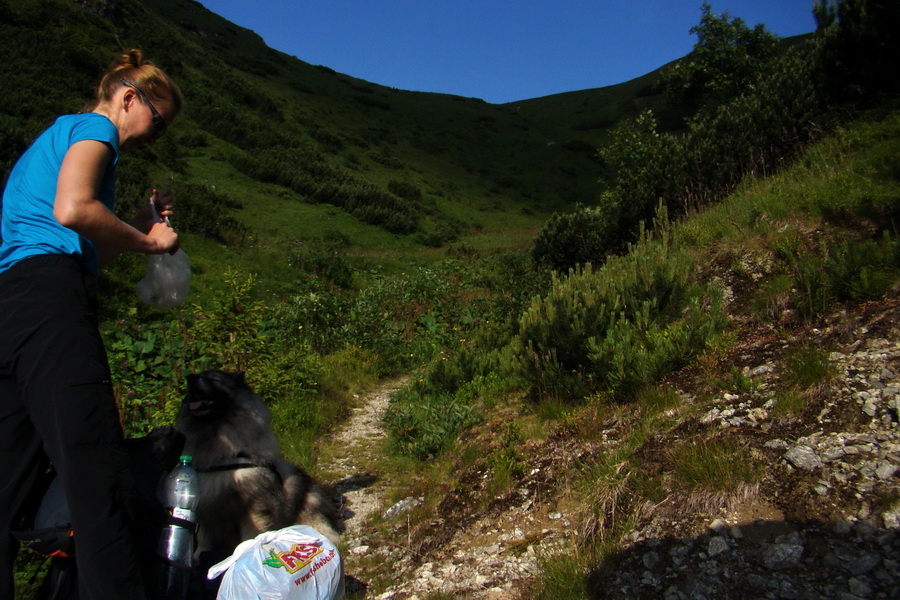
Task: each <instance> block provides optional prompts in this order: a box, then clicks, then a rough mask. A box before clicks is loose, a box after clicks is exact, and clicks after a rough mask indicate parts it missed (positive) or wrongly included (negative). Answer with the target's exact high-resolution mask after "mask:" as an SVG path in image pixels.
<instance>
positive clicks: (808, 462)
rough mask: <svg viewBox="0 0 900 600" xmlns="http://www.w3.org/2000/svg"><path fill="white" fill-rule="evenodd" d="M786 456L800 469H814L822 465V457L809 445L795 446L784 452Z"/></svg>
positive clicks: (786, 458)
mask: <svg viewBox="0 0 900 600" xmlns="http://www.w3.org/2000/svg"><path fill="white" fill-rule="evenodd" d="M784 458H785V460H787V461H788V462H789V463H791V464H792V465H794V466H795V467H797V468H798V469H806V470H807V471H812V470H813V469H819V468H821V467H822V459H821V458H819V456H818V455H817V454H816V453H815V451H814V450H813V449H812V448H810V447H809V446H794V447H793V448H791V449H790V450H788V451H787V452H785V453H784Z"/></svg>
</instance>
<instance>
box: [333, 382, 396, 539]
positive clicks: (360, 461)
mask: <svg viewBox="0 0 900 600" xmlns="http://www.w3.org/2000/svg"><path fill="white" fill-rule="evenodd" d="M405 383H406V379H394V380H390V381H387V382H384V383H382V384H381V385H379V386H378V387H377V388H375V389H374V390H371V391H370V392H368V393H367V394H366V395H365V397H364V398H362V399H361V400H360V403H359V406H357V407H356V408H354V409H353V414H352V415H351V416H350V418H349V419H348V420H347V422H346V423H345V424H344V426H343V427H342V428H341V429H340V430H339V431H338V432H337V433H336V434H335V435H334V437H333V438H332V439H331V441H330V444H331V445H332V451H331V452H330V453H329V458H328V459H327V460H326V461H325V462H324V463H321V464H320V469H321V470H322V472H323V473H325V474H327V475H328V476H329V477H330V478H331V488H332V489H333V490H335V491H336V492H338V493H340V494H341V496H342V499H343V512H344V519H345V524H346V526H347V530H346V532H345V533H344V538H345V539H346V540H353V539H354V538H356V537H358V536H359V535H360V526H361V524H362V523H363V522H365V520H366V518H367V517H368V516H369V515H370V514H371V513H372V512H374V511H376V510H378V509H379V508H380V507H381V504H382V498H381V493H382V491H383V489H384V487H385V485H386V482H384V481H382V480H381V479H380V477H379V475H378V473H377V472H375V467H374V465H375V464H376V462H375V459H376V457H377V456H378V454H379V453H380V452H381V451H382V443H383V441H384V438H385V437H386V436H387V433H386V432H385V430H384V426H383V425H382V422H381V419H382V417H383V416H384V412H385V410H387V407H388V404H390V401H391V398H392V397H393V396H394V394H396V393H397V390H399V389H400V388H401V387H403V385H404V384H405Z"/></svg>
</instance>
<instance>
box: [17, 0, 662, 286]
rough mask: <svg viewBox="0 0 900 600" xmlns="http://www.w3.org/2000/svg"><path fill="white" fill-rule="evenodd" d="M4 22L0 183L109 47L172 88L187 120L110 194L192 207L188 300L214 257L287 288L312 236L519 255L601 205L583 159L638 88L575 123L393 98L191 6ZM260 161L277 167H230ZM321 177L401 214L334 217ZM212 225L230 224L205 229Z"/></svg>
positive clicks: (611, 91)
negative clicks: (301, 246)
mask: <svg viewBox="0 0 900 600" xmlns="http://www.w3.org/2000/svg"><path fill="white" fill-rule="evenodd" d="M0 15H2V16H3V18H2V21H0V28H2V31H0V32H2V40H3V42H2V45H3V56H4V58H5V60H4V64H3V66H2V67H0V69H2V72H0V74H2V76H3V78H4V82H5V85H4V89H5V92H4V94H3V97H2V99H0V119H2V125H3V128H2V129H0V131H2V133H0V135H2V142H3V144H2V147H3V150H2V151H0V171H2V174H3V175H5V172H6V170H8V168H9V167H10V166H11V164H12V161H14V160H15V158H16V157H17V156H18V155H19V153H21V151H22V150H23V149H24V148H25V146H26V145H27V144H28V143H30V140H31V139H33V137H34V135H36V133H37V132H39V131H40V130H41V129H42V128H43V127H45V126H46V125H47V124H49V123H50V122H51V120H52V119H53V118H54V117H55V116H56V115H57V114H60V113H64V112H70V111H77V110H78V109H79V108H80V106H81V105H82V104H83V103H84V102H86V101H88V100H89V99H90V97H91V95H92V91H93V90H92V87H93V85H94V82H95V80H96V78H97V76H98V74H99V73H101V72H102V70H103V68H104V67H105V66H106V65H107V64H108V63H109V62H110V60H111V57H113V56H114V55H115V53H116V52H118V51H119V50H121V49H122V48H124V47H139V48H142V49H143V50H144V51H145V52H146V54H147V56H148V57H149V58H151V59H152V60H154V61H155V62H157V63H158V64H159V65H161V66H162V67H163V68H165V69H167V70H168V71H169V72H170V73H171V74H172V75H173V76H174V77H175V78H176V80H177V81H178V82H179V83H180V85H181V87H182V88H183V90H184V93H185V97H186V106H185V110H184V111H183V114H182V115H181V117H180V118H179V119H178V121H177V122H176V123H175V125H174V126H173V127H172V128H171V131H170V134H169V135H167V136H166V138H165V139H163V140H162V141H161V142H160V144H158V146H157V147H156V148H154V149H152V150H146V151H144V152H143V153H141V154H139V155H137V156H133V157H128V158H127V159H126V160H125V161H124V164H123V167H122V169H121V171H122V177H123V178H124V179H125V180H124V181H123V182H122V184H120V192H121V193H120V196H122V202H123V203H131V204H135V203H137V202H139V201H140V200H141V197H140V196H141V195H142V190H144V189H146V188H147V187H149V185H150V184H155V185H169V184H171V185H172V186H173V187H175V189H176V191H177V192H180V201H181V202H182V205H183V209H186V208H187V207H188V206H189V205H190V204H191V203H194V204H197V205H198V207H195V209H194V210H193V211H187V212H185V210H183V211H182V213H181V215H180V216H179V217H177V218H176V223H177V224H178V225H179V227H180V229H181V230H182V231H183V232H184V234H185V238H186V239H185V247H186V248H187V249H188V250H189V251H191V250H192V251H193V252H192V254H193V255H195V257H196V260H197V266H198V277H197V280H198V281H197V290H198V291H203V290H204V289H205V288H206V286H207V284H208V278H207V277H206V276H205V274H206V273H210V274H212V276H213V277H212V279H221V268H220V267H221V265H223V264H225V263H231V264H235V265H236V266H238V267H239V268H241V269H242V270H246V271H250V272H254V273H256V275H257V276H258V277H259V278H260V279H261V280H263V281H265V282H267V283H266V285H267V286H268V282H273V281H274V282H277V281H283V279H284V272H283V268H284V265H276V264H273V261H274V260H275V259H276V258H277V257H278V256H284V255H285V254H286V248H289V247H290V246H291V244H296V243H298V242H302V241H306V240H318V239H319V238H320V237H321V235H322V234H323V232H332V233H336V234H338V235H339V237H342V238H346V239H349V240H351V241H352V243H351V245H350V246H351V247H350V248H348V253H349V256H352V257H353V260H354V261H355V264H356V265H357V266H359V267H361V268H362V269H363V270H365V268H366V267H369V266H373V265H380V264H382V263H385V264H386V265H387V267H388V268H389V269H392V268H399V266H398V263H409V262H413V263H415V262H421V261H426V262H427V261H429V260H431V259H430V258H429V256H430V254H431V252H430V251H429V248H435V247H439V246H445V245H447V244H453V243H459V244H463V245H466V246H470V247H474V248H488V249H489V248H496V247H509V246H514V245H516V244H522V243H527V242H528V241H529V240H530V239H531V238H532V237H533V235H534V233H535V232H536V230H537V229H538V228H539V227H540V226H541V224H542V223H543V222H544V220H545V219H546V218H547V217H548V216H549V214H550V213H551V212H553V211H559V210H566V209H567V208H569V207H571V206H572V205H574V203H576V202H582V203H591V202H593V201H594V200H595V199H596V197H597V194H598V193H599V191H600V189H601V184H600V183H598V177H599V175H600V174H601V169H600V168H599V166H598V163H597V159H596V148H597V146H598V144H599V143H600V142H601V141H602V139H603V135H604V131H605V130H606V129H607V128H608V127H609V126H611V125H612V124H614V123H615V122H616V121H618V120H619V119H620V118H621V117H622V116H623V115H626V114H629V113H631V112H633V107H634V105H635V102H634V97H635V96H636V95H637V94H639V93H643V92H641V89H643V88H646V84H642V85H643V87H642V88H641V89H637V88H634V86H633V85H632V84H627V85H624V86H614V87H613V88H608V89H601V90H592V91H586V92H580V93H579V95H578V96H579V98H580V103H581V105H583V106H588V108H587V109H584V108H582V109H579V110H578V111H576V112H577V113H578V114H572V113H571V111H570V110H569V109H568V108H567V107H562V106H559V105H558V104H557V101H556V100H555V99H548V100H547V101H546V102H542V101H541V100H531V101H529V102H527V103H521V104H520V103H513V104H509V105H491V104H487V103H485V102H483V101H481V100H479V99H475V98H462V97H456V96H449V95H442V94H427V93H414V92H406V91H401V90H395V89H390V88H387V87H383V86H379V85H377V84H376V83H370V82H366V81H362V80H359V79H355V78H352V77H349V76H346V75H342V74H340V73H336V72H334V71H333V70H331V69H329V68H328V67H327V66H322V65H310V64H307V63H305V62H303V61H302V60H300V59H298V58H295V57H291V56H288V55H285V54H283V53H281V52H278V51H275V50H272V49H270V48H268V47H266V46H265V44H264V43H263V41H262V40H261V38H260V37H259V36H257V35H256V34H255V33H253V32H251V31H248V30H246V29H242V28H240V27H238V26H236V25H234V24H232V23H229V22H228V21H226V20H224V19H222V18H220V17H218V16H217V15H215V14H214V13H212V12H210V11H209V10H207V9H206V8H204V7H203V6H202V5H201V4H200V3H198V2H193V1H191V0H148V1H146V2H138V1H136V0H125V1H122V2H85V3H73V2H63V1H58V2H53V1H51V2H43V1H36V0H2V2H0ZM32 48H41V49H42V51H41V52H39V53H35V52H32V51H31V49H32ZM645 79H646V78H645ZM582 113H583V114H582ZM266 152H269V153H271V154H277V155H278V156H279V157H281V162H278V163H277V164H276V163H273V164H271V165H268V166H266V167H265V168H263V166H262V165H259V164H255V165H248V164H243V165H240V164H239V163H240V162H241V161H242V160H243V161H244V163H247V162H248V160H249V161H250V162H252V161H253V160H254V159H257V158H259V157H260V156H261V155H265V154H266ZM267 169H268V171H274V173H272V172H269V173H268V174H267V175H266V174H262V171H264V170H267ZM298 175H301V176H303V177H306V178H307V179H312V180H313V183H312V184H309V182H308V181H304V182H299V181H297V177H298ZM323 181H341V182H342V184H341V185H343V186H344V187H345V188H346V186H347V185H350V186H356V187H359V186H366V187H367V191H366V193H370V194H371V197H372V198H373V200H372V202H373V203H377V204H382V205H383V204H385V203H386V202H387V201H389V202H390V203H392V204H394V205H396V210H397V212H398V213H402V218H403V220H402V223H400V224H399V225H397V224H396V223H394V225H395V226H394V227H392V226H391V224H387V225H386V224H385V222H384V219H381V220H380V221H379V220H378V218H377V217H373V216H372V215H364V214H363V213H362V212H361V211H359V210H356V211H354V210H351V209H349V208H348V207H347V206H346V205H341V201H342V199H344V198H346V196H347V194H346V193H338V195H337V196H335V195H334V194H330V193H324V192H321V187H322V185H323V183H322V182H323ZM292 182H293V185H292ZM192 186H201V187H203V188H206V190H207V192H209V191H210V190H214V192H212V193H201V191H199V190H197V189H196V188H194V187H192ZM368 188H371V189H368ZM342 189H343V188H342ZM317 192H319V193H317ZM364 200H365V198H363V201H364ZM219 215H221V216H223V217H224V216H227V217H229V218H231V219H234V222H229V223H226V224H220V226H219V230H216V231H210V229H211V227H210V225H209V223H208V221H209V220H210V219H214V218H216V216H219ZM361 215H362V216H361ZM373 223H374V226H373ZM223 228H224V229H228V230H230V233H229V232H228V231H222V229H223ZM398 233H399V234H400V235H397V234H398ZM223 240H227V242H228V243H226V244H225V246H227V248H223V247H222V244H221V242H222V241H223ZM238 247H239V248H238ZM261 265H267V266H272V267H273V272H271V273H270V272H269V271H268V269H265V268H260V267H261ZM279 267H280V268H279ZM128 276H129V275H128V274H126V275H125V276H123V277H126V278H127V277H128ZM211 285H214V282H212V283H211ZM273 287H275V288H277V287H278V286H277V285H275V284H273Z"/></svg>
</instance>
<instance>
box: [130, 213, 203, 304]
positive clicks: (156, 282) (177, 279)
mask: <svg viewBox="0 0 900 600" xmlns="http://www.w3.org/2000/svg"><path fill="white" fill-rule="evenodd" d="M150 206H151V208H152V209H153V218H154V220H156V221H157V222H162V219H160V217H159V214H158V213H157V212H156V205H155V204H154V203H153V200H151V201H150ZM165 223H166V224H167V225H169V227H171V225H170V224H169V220H168V219H166V220H165ZM190 289H191V260H190V258H188V255H187V253H186V252H185V251H184V250H182V249H181V248H179V249H178V251H177V252H175V254H151V255H150V257H149V259H148V261H147V274H146V275H144V278H143V279H141V280H140V281H138V282H137V289H136V291H137V297H138V298H139V299H140V300H141V302H144V303H146V304H149V305H150V306H153V307H155V308H158V309H159V310H169V309H170V308H173V307H175V306H178V305H179V304H182V303H184V301H185V300H187V296H188V292H189V291H190Z"/></svg>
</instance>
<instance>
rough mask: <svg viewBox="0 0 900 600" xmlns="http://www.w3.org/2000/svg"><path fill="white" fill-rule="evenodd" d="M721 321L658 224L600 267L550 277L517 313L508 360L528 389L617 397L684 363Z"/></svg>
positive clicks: (711, 293)
mask: <svg viewBox="0 0 900 600" xmlns="http://www.w3.org/2000/svg"><path fill="white" fill-rule="evenodd" d="M723 325H724V318H723V315H722V311H721V298H720V295H719V294H718V293H717V292H716V290H715V289H714V288H710V287H708V286H707V287H704V286H701V285H699V284H698V283H697V282H696V280H695V268H694V265H693V263H692V261H691V260H690V259H689V258H688V257H687V256H686V255H684V254H682V253H680V252H677V251H675V250H674V249H673V248H672V247H671V246H670V244H669V239H668V233H667V232H666V231H665V230H664V229H663V230H662V231H660V234H659V235H658V237H657V239H655V240H653V239H651V237H650V236H649V235H648V234H642V236H641V240H640V242H639V243H638V244H636V245H635V246H633V247H632V248H631V249H630V252H629V253H628V254H627V255H626V256H623V257H619V258H616V259H612V260H610V261H608V262H607V264H606V265H604V267H603V268H601V269H598V270H596V271H595V270H594V269H593V268H592V267H591V266H590V265H588V266H586V267H584V268H579V269H575V270H573V271H571V272H570V274H569V276H568V277H554V278H553V281H552V285H551V289H550V291H549V292H548V293H547V294H546V295H544V296H542V297H538V298H535V299H534V300H533V302H532V304H531V306H530V307H529V308H528V309H527V310H526V311H525V313H524V314H523V315H522V318H521V320H520V322H519V330H518V333H517V335H516V336H515V338H514V339H513V341H512V344H511V346H510V359H511V360H510V362H509V365H510V368H511V369H512V370H513V371H514V372H516V373H518V375H519V376H521V377H522V378H523V379H524V380H525V381H526V382H527V385H528V386H529V388H530V389H531V391H532V393H533V394H534V395H535V396H546V395H550V396H554V395H555V396H559V397H560V398H568V399H576V398H580V397H582V396H584V395H586V394H588V393H590V392H593V391H609V392H612V393H613V394H614V395H618V396H621V395H624V394H629V393H631V392H633V391H634V390H635V389H636V388H637V387H638V386H639V385H641V384H642V383H645V382H647V383H649V382H652V381H653V380H655V379H657V378H659V377H660V376H662V375H664V374H665V373H667V372H669V371H671V370H673V369H677V368H679V367H680V366H682V365H684V364H685V363H686V362H687V361H689V360H690V359H691V358H692V357H693V356H695V355H696V354H698V353H699V352H701V351H702V350H703V348H704V347H705V345H706V342H707V340H708V339H709V338H710V337H711V336H712V335H714V334H715V333H716V332H717V331H719V330H720V329H721V328H722V327H723Z"/></svg>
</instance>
